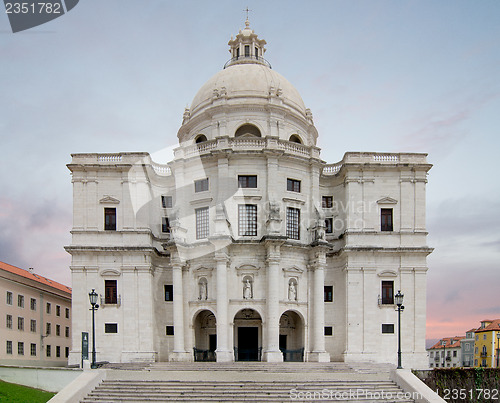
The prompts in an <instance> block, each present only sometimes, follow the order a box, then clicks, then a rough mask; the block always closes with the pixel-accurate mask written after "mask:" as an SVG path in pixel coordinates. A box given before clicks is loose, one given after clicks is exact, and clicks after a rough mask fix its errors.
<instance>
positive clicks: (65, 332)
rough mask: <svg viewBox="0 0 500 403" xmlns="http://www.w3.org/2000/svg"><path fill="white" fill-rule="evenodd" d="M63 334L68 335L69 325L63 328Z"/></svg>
mask: <svg viewBox="0 0 500 403" xmlns="http://www.w3.org/2000/svg"><path fill="white" fill-rule="evenodd" d="M64 336H65V337H69V326H66V327H65V328H64Z"/></svg>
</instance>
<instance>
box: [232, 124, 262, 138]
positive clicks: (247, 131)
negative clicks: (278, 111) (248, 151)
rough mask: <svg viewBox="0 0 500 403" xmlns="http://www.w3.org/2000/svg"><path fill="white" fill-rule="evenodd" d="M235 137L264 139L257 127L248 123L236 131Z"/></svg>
mask: <svg viewBox="0 0 500 403" xmlns="http://www.w3.org/2000/svg"><path fill="white" fill-rule="evenodd" d="M234 137H262V135H261V134H260V130H259V129H258V128H257V127H256V126H254V125H251V124H249V123H246V124H244V125H243V126H240V127H239V128H238V130H236V132H235V133H234Z"/></svg>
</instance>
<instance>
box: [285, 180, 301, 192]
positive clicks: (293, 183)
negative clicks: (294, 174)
mask: <svg viewBox="0 0 500 403" xmlns="http://www.w3.org/2000/svg"><path fill="white" fill-rule="evenodd" d="M286 190H288V191H289V192H297V193H300V181H299V180H297V179H290V178H288V179H287V180H286Z"/></svg>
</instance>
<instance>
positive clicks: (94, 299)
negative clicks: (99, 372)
mask: <svg viewBox="0 0 500 403" xmlns="http://www.w3.org/2000/svg"><path fill="white" fill-rule="evenodd" d="M97 297H98V294H97V293H96V292H95V289H93V288H92V292H89V300H90V305H91V306H92V308H90V310H91V311H92V364H91V365H90V367H91V368H96V364H95V316H94V315H95V311H97V309H99V305H98V304H97Z"/></svg>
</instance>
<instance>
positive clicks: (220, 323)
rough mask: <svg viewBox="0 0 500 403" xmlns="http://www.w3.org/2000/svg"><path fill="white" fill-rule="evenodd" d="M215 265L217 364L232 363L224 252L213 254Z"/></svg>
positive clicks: (226, 257) (225, 256) (226, 260)
mask: <svg viewBox="0 0 500 403" xmlns="http://www.w3.org/2000/svg"><path fill="white" fill-rule="evenodd" d="M215 261H216V263H217V315H216V324H217V350H215V353H216V355H217V362H230V361H233V354H232V353H231V351H229V348H228V335H229V328H228V320H227V308H228V305H229V301H228V298H227V264H228V262H229V257H228V256H227V254H226V253H225V252H224V251H220V250H219V251H217V252H215Z"/></svg>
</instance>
